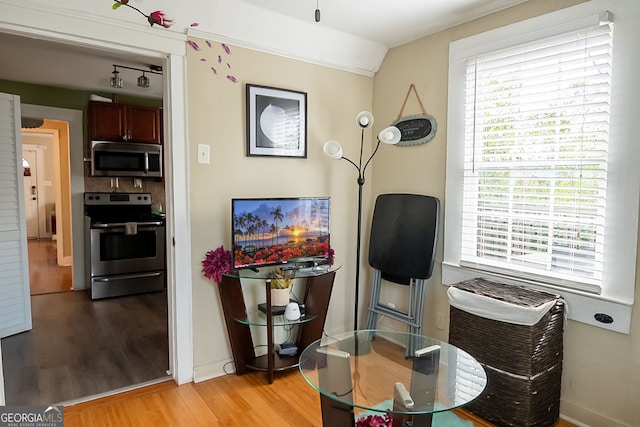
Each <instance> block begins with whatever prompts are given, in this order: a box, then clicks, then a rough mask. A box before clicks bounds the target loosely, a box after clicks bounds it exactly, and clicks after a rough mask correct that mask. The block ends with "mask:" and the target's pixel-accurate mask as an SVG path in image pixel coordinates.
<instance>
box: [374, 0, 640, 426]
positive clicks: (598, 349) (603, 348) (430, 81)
mask: <svg viewBox="0 0 640 427" xmlns="http://www.w3.org/2000/svg"><path fill="white" fill-rule="evenodd" d="M581 2H582V1H580V0H558V1H554V2H550V1H548V0H531V1H529V2H527V3H524V4H522V5H520V6H517V7H514V8H511V9H509V10H506V11H503V12H501V13H496V14H493V15H490V16H487V17H485V18H482V19H478V20H476V21H473V22H470V23H467V24H464V25H460V26H458V27H455V28H452V29H449V30H446V31H442V32H439V33H437V34H434V35H432V36H429V37H425V38H423V39H420V40H417V41H415V42H413V43H409V44H406V45H404V46H400V47H398V48H395V49H392V50H390V51H389V53H388V54H387V56H386V58H385V61H384V63H383V65H382V67H381V69H380V71H379V72H378V73H377V75H376V77H375V79H374V111H373V112H374V114H376V115H378V116H381V117H389V116H392V115H397V114H398V113H399V111H400V107H401V106H402V102H403V100H404V97H405V94H406V92H407V89H408V88H409V85H410V84H411V83H415V85H416V87H417V89H418V93H419V94H420V97H421V99H422V101H423V104H424V106H425V109H426V110H427V113H429V114H432V115H433V116H435V117H436V119H437V121H438V131H437V134H436V136H435V138H434V139H433V140H432V141H430V142H428V143H427V144H424V145H419V146H414V147H393V150H390V151H389V152H388V153H385V155H384V156H380V158H378V159H377V160H376V164H375V174H374V178H373V180H372V181H373V196H375V195H377V194H382V193H388V192H400V191H402V192H415V193H420V194H429V195H433V196H436V197H438V198H440V200H441V201H442V202H443V204H444V203H446V200H444V194H445V167H444V165H445V156H446V136H447V134H446V127H447V80H448V55H449V52H448V47H449V43H450V42H452V41H454V40H458V39H461V38H464V37H468V36H471V35H474V34H478V33H481V32H484V31H487V30H490V29H493V28H497V27H500V26H504V25H508V24H510V23H513V22H518V21H521V20H524V19H527V18H530V17H533V16H537V15H540V14H543V13H547V12H550V11H552V10H555V9H561V8H564V7H568V6H571V5H575V4H578V3H581ZM419 113H420V106H419V104H418V103H417V101H416V98H415V97H414V96H413V95H412V96H411V97H410V98H409V102H408V103H407V107H406V108H405V111H404V115H408V114H419ZM379 126H384V124H379ZM442 236H443V234H442V231H441V233H440V237H441V239H440V242H442ZM441 261H442V245H440V248H439V250H438V257H437V263H436V268H435V271H434V275H433V277H432V279H431V280H430V281H429V285H430V286H429V290H428V295H427V298H426V304H425V322H424V324H425V327H424V332H425V333H426V334H430V335H434V336H436V337H439V338H441V339H446V337H447V331H446V330H440V329H436V328H435V327H433V326H432V325H435V324H436V316H437V314H438V313H442V314H445V315H446V316H447V319H448V301H447V297H446V288H445V287H444V286H441V285H439V283H441V281H440V280H441V265H440V263H441ZM636 300H640V285H639V284H636ZM633 314H634V315H633V320H632V325H631V333H630V334H629V335H623V334H618V333H615V332H609V331H606V330H603V329H599V328H596V327H592V326H588V325H585V324H581V323H578V322H574V321H568V322H567V323H566V325H565V336H564V343H565V354H564V370H563V382H562V404H561V413H562V414H564V415H566V416H569V417H571V418H573V419H575V420H578V421H580V422H582V423H586V424H588V425H592V426H603V427H604V426H611V425H629V426H632V425H633V426H636V425H640V407H639V406H638V402H640V338H639V337H638V332H640V310H639V309H638V308H637V305H636V307H635V308H634V313H633ZM447 324H448V322H447Z"/></svg>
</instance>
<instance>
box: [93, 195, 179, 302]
mask: <svg viewBox="0 0 640 427" xmlns="http://www.w3.org/2000/svg"><path fill="white" fill-rule="evenodd" d="M84 209H85V248H86V252H87V255H88V256H85V259H86V263H85V272H86V275H87V283H89V284H90V292H91V298H92V299H99V298H108V297H115V296H122V295H131V294H138V293H143V292H153V291H160V290H163V289H165V286H166V273H165V272H166V261H165V259H166V255H165V254H166V247H165V239H166V236H165V222H164V218H163V217H162V216H160V215H156V214H154V213H152V207H151V194H149V193H85V194H84Z"/></svg>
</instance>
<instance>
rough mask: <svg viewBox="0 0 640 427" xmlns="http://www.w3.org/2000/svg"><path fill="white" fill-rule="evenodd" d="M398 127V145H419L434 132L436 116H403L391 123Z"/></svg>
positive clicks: (427, 139) (428, 139)
mask: <svg viewBox="0 0 640 427" xmlns="http://www.w3.org/2000/svg"><path fill="white" fill-rule="evenodd" d="M391 126H395V127H397V128H398V129H400V135H401V136H400V142H398V144H396V145H399V146H407V145H419V144H424V143H425V142H428V141H431V139H433V137H434V136H435V134H436V130H437V127H438V126H437V123H436V118H435V117H433V116H432V115H431V114H414V115H412V116H405V117H401V118H399V119H397V120H395V121H394V122H393V123H391Z"/></svg>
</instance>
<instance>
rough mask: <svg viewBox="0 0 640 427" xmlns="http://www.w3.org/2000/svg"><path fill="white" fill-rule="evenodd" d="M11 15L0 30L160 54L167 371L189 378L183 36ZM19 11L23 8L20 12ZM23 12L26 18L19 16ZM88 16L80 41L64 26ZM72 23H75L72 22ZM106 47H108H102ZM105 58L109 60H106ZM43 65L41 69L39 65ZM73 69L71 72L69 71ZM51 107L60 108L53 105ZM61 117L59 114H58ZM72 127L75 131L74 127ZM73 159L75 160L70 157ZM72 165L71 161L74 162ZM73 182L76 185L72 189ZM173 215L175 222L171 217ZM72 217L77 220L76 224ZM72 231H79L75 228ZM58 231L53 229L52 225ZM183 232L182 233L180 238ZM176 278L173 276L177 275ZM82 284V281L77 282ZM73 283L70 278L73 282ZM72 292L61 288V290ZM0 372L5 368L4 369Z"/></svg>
mask: <svg viewBox="0 0 640 427" xmlns="http://www.w3.org/2000/svg"><path fill="white" fill-rule="evenodd" d="M15 9H16V14H14V15H11V17H9V18H8V21H5V22H4V23H2V22H0V31H4V32H11V33H14V32H15V31H20V32H21V34H24V35H27V36H30V35H33V36H35V37H36V38H38V39H44V40H49V41H55V42H57V43H62V44H68V45H70V46H72V48H73V50H78V49H80V47H81V46H83V48H82V50H86V49H85V48H89V49H93V50H94V53H95V52H101V53H107V54H109V52H111V54H115V55H118V57H123V56H131V55H132V54H133V53H132V52H134V53H135V54H136V56H138V55H147V56H149V57H156V58H157V57H159V56H161V57H162V58H163V68H164V74H165V82H164V83H165V84H164V90H165V95H164V123H165V150H164V152H165V153H166V154H167V156H166V158H167V163H166V169H165V170H166V178H165V180H166V182H167V190H166V191H167V194H166V195H167V199H166V205H167V206H166V211H167V218H168V220H167V237H168V240H169V241H171V244H170V245H169V247H168V250H167V252H168V253H167V256H168V263H167V268H168V284H167V293H168V295H167V299H168V303H169V308H168V317H169V325H170V328H169V344H170V345H169V354H170V375H171V376H172V377H173V379H174V380H175V381H176V382H177V383H178V384H182V383H185V382H189V381H191V380H192V379H193V327H192V289H191V280H190V278H191V275H192V263H191V251H190V249H191V248H190V240H189V238H188V236H190V234H191V230H190V220H189V218H190V215H189V212H188V206H189V201H188V197H187V195H188V168H185V167H184V165H185V164H187V163H188V155H189V152H188V147H187V145H186V141H187V140H188V138H187V131H186V110H185V108H186V105H187V102H186V99H185V96H186V93H185V87H186V85H185V80H186V75H185V72H186V70H185V56H184V55H185V53H184V38H183V37H181V36H180V37H179V36H176V35H175V33H170V32H167V33H160V32H158V33H157V34H154V35H153V36H152V37H146V36H147V35H148V33H147V32H146V31H144V32H143V31H141V29H139V28H133V27H132V28H128V27H126V26H122V28H120V31H118V33H117V34H115V35H114V33H113V27H112V24H111V23H109V22H104V21H103V20H99V19H93V16H92V15H90V14H88V13H87V15H86V17H85V18H83V17H79V16H68V17H66V18H68V21H70V22H71V25H70V24H69V22H67V21H65V23H60V22H59V21H56V20H53V21H52V20H51V19H50V16H51V11H50V10H44V9H37V8H36V9H32V8H25V7H22V6H20V5H17V6H16V8H15ZM22 12H24V13H22ZM23 17H25V19H26V20H24V21H23V20H22V18H23ZM86 18H90V19H88V20H89V21H90V22H91V23H92V25H93V28H94V33H95V34H96V36H95V38H91V39H82V42H80V41H79V40H80V37H82V35H81V34H80V33H78V34H75V33H73V34H72V33H70V32H69V29H70V28H84V27H85V26H86V23H87V19H86ZM34 19H35V20H38V21H39V22H45V23H46V24H45V25H44V27H43V28H39V29H38V30H37V31H36V30H33V28H32V26H31V25H30V24H29V22H32V21H33V20H34ZM73 23H75V24H77V25H73ZM141 34H144V35H145V38H143V39H144V42H143V43H142V44H136V43H135V42H132V41H134V40H135V41H138V40H139V39H140V35H141ZM106 46H109V48H108V49H107V48H106ZM25 56H26V55H25V53H24V51H21V52H20V57H25ZM109 63H111V61H110V62H109ZM42 69H44V68H42ZM71 74H73V73H71ZM27 107H36V106H26V105H23V110H22V113H23V114H25V115H29V116H37V117H38V116H39V117H43V116H46V117H52V115H49V114H47V113H44V114H43V113H41V112H39V111H35V112H34V111H27ZM54 110H64V109H57V108H54ZM63 116H64V114H63ZM60 119H62V120H65V119H69V120H70V124H71V126H70V133H71V135H72V138H71V139H72V140H80V141H82V138H83V135H82V112H79V115H78V116H77V117H75V118H68V117H67V116H65V117H60ZM73 120H76V121H77V123H78V124H79V126H76V127H74V125H73ZM74 128H75V130H74ZM74 159H75V160H74ZM71 163H72V168H74V167H76V166H77V164H79V165H80V166H79V167H80V169H79V170H80V171H82V168H83V165H84V164H83V150H82V149H75V148H74V149H73V150H72V151H71ZM74 164H76V166H74ZM74 177H78V178H79V179H77V180H76V179H74V182H72V186H71V197H72V201H73V203H72V215H73V218H74V220H73V224H72V225H71V228H72V229H73V237H72V239H73V242H72V243H73V245H74V246H75V247H81V245H82V242H83V233H82V231H81V230H82V225H83V224H82V222H83V220H82V219H83V206H82V197H78V194H80V193H82V192H83V191H84V181H83V179H82V177H83V173H82V172H80V173H79V174H77V175H75V174H74ZM77 187H79V188H77ZM176 218H177V219H179V221H177V220H176ZM76 219H78V221H79V222H80V224H77V222H76ZM76 230H80V231H78V232H76ZM58 232H59V230H58ZM175 236H181V238H180V239H174V237H175ZM185 236H186V237H185ZM83 265H84V253H83V252H82V251H77V253H76V254H75V259H74V264H73V277H74V278H77V277H80V278H81V277H82V271H83ZM178 277H179V278H180V280H177V278H178ZM80 285H83V283H80ZM77 286H78V283H77V281H75V284H74V287H77ZM69 294H72V295H73V294H76V293H75V292H73V293H64V294H62V295H69ZM2 369H3V367H2V364H1V362H0V373H1V372H2ZM5 372H6V371H5ZM1 376H2V375H1V374H0V378H1ZM3 391H4V390H3V387H2V384H0V404H2V403H3V401H4V393H3Z"/></svg>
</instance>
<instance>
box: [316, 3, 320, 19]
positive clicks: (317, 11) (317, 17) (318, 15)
mask: <svg viewBox="0 0 640 427" xmlns="http://www.w3.org/2000/svg"><path fill="white" fill-rule="evenodd" d="M316 22H320V9H319V8H318V0H316Z"/></svg>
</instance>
